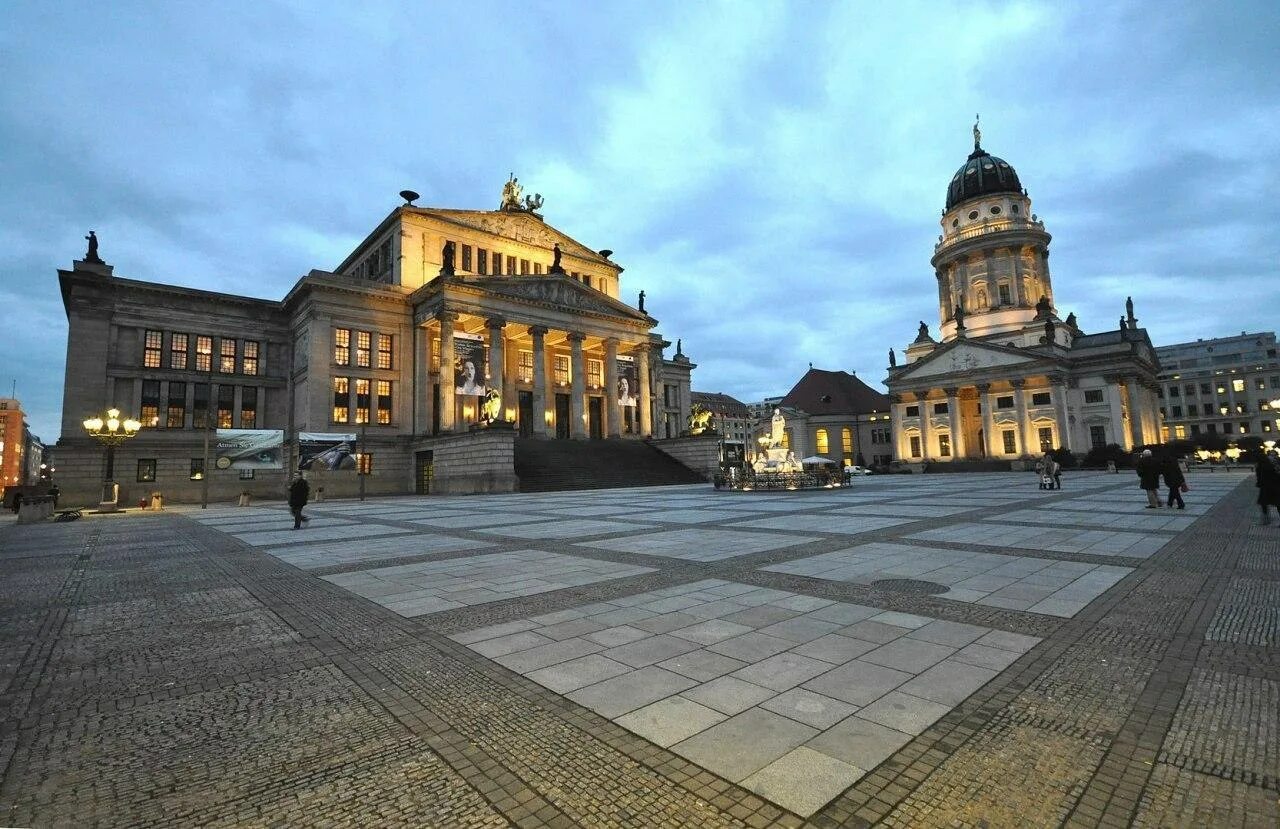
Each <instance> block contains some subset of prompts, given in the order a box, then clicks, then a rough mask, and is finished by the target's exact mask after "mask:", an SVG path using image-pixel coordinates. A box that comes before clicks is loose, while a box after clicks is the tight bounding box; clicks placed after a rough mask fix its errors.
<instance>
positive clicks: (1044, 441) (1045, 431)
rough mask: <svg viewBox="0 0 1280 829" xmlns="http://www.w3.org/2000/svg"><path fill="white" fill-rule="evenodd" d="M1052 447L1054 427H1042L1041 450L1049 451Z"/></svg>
mask: <svg viewBox="0 0 1280 829" xmlns="http://www.w3.org/2000/svg"><path fill="white" fill-rule="evenodd" d="M1052 448H1053V429H1052V428H1051V427H1048V426H1046V427H1044V428H1042V429H1040V451H1041V452H1048V451H1049V450H1050V449H1052Z"/></svg>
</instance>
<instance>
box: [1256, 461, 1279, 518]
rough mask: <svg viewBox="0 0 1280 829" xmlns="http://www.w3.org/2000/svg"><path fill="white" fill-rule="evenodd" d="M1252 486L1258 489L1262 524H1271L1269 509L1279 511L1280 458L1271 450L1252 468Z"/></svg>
mask: <svg viewBox="0 0 1280 829" xmlns="http://www.w3.org/2000/svg"><path fill="white" fill-rule="evenodd" d="M1254 475H1255V480H1254V486H1256V487H1257V488H1258V507H1259V508H1260V509H1261V510H1262V523H1263V525H1264V526H1265V525H1267V524H1270V523H1271V508H1272V507H1275V508H1276V509H1277V510H1278V511H1280V456H1278V455H1276V450H1274V449H1272V450H1271V451H1270V452H1267V453H1266V454H1265V455H1263V456H1262V457H1261V458H1259V459H1258V465H1257V466H1256V467H1254Z"/></svg>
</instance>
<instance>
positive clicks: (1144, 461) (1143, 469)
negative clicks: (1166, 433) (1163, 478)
mask: <svg viewBox="0 0 1280 829" xmlns="http://www.w3.org/2000/svg"><path fill="white" fill-rule="evenodd" d="M1138 486H1140V487H1142V489H1143V490H1145V491H1146V493H1147V509H1160V496H1159V495H1158V494H1157V493H1159V491H1160V461H1159V460H1158V459H1157V458H1156V457H1155V456H1154V455H1152V454H1151V450H1150V449H1143V450H1142V454H1141V455H1140V456H1138Z"/></svg>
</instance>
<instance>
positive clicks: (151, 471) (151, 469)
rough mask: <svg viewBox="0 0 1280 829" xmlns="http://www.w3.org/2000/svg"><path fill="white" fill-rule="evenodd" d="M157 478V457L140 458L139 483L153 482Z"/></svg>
mask: <svg viewBox="0 0 1280 829" xmlns="http://www.w3.org/2000/svg"><path fill="white" fill-rule="evenodd" d="M155 479H156V459H155V458H139V459H138V483H140V484H144V483H151V482H152V481H154V480H155Z"/></svg>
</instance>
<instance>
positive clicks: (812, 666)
mask: <svg viewBox="0 0 1280 829" xmlns="http://www.w3.org/2000/svg"><path fill="white" fill-rule="evenodd" d="M453 638H454V639H455V640H456V641H458V642H460V643H462V644H465V645H467V646H468V647H470V648H471V649H472V650H474V651H475V652H476V653H479V654H481V655H483V656H486V657H488V658H490V659H493V660H494V661H496V662H498V663H500V664H502V665H504V666H506V667H507V668H510V669H511V670H513V671H516V672H517V673H520V674H523V675H524V676H526V677H528V678H529V679H531V680H533V681H534V682H537V683H538V684H540V685H543V686H544V687H546V688H548V689H550V690H552V691H555V692H557V693H560V694H564V695H566V696H567V697H568V698H569V699H572V700H574V701H575V702H578V703H580V704H582V705H584V706H586V707H587V708H590V709H591V710H593V711H595V712H597V713H599V714H600V715H602V716H604V717H607V718H609V719H611V720H613V721H614V722H616V723H617V724H619V725H621V726H623V727H624V728H627V729H628V730H630V731H633V732H634V733H636V734H639V735H641V736H643V737H645V738H647V739H649V740H651V741H653V742H654V743H657V744H658V745H661V746H664V747H668V748H670V749H671V750H672V751H674V752H676V753H677V754H680V755H682V756H684V757H686V758H688V759H689V760H692V761H693V762H695V763H697V764H698V765H700V766H703V767H704V768H706V769H709V770H710V771H713V772H715V773H716V774H719V775H722V776H724V777H726V778H728V779H730V780H733V781H734V782H737V783H740V784H741V785H742V786H744V787H745V788H747V789H750V790H752V791H754V792H757V793H758V794H760V795H761V796H763V797H766V798H768V799H770V800H773V801H774V802H776V803H778V804H779V805H781V806H784V807H786V808H788V809H791V810H793V811H795V812H797V813H799V814H801V815H806V816H807V815H810V814H813V813H814V812H815V811H817V810H818V809H819V808H821V807H822V806H823V805H825V804H826V803H827V802H828V801H829V800H830V799H831V798H833V797H835V796H836V795H837V794H839V793H840V792H841V791H843V790H844V789H846V788H848V787H849V786H850V785H852V784H853V783H854V782H856V781H857V780H858V779H860V778H861V777H862V776H863V775H865V774H866V773H867V771H868V770H870V769H872V768H874V767H875V766H876V765H878V764H879V763H880V762H881V761H882V760H884V759H885V758H886V757H888V756H889V755H891V754H893V753H894V752H895V751H897V750H898V749H899V748H901V747H902V746H903V745H905V744H906V743H907V742H908V741H909V740H910V739H911V738H912V736H914V735H916V734H919V733H920V732H921V731H923V730H924V729H925V728H927V727H928V726H929V725H930V724H932V723H933V722H934V721H936V720H937V719H938V718H939V717H941V716H942V715H943V714H945V713H946V712H948V711H949V710H951V708H953V707H954V706H955V705H957V704H958V703H959V702H960V701H961V700H963V699H964V698H965V697H967V696H968V695H969V694H971V693H972V692H973V691H975V690H977V689H978V688H980V687H981V686H982V685H984V684H985V683H986V682H987V681H988V680H990V679H991V678H992V677H994V676H996V675H997V674H998V673H999V672H1000V671H1002V670H1003V669H1004V668H1006V667H1008V666H1009V665H1010V664H1012V663H1013V662H1014V661H1015V660H1017V659H1018V657H1019V656H1020V655H1022V654H1023V653H1025V652H1026V651H1027V650H1029V649H1030V648H1031V647H1033V646H1034V645H1035V644H1036V643H1037V642H1038V641H1039V640H1038V639H1036V638H1035V637H1030V636H1022V635H1019V634H1011V633H1003V632H999V631H994V630H991V629H989V628H984V627H980V626H976V625H966V624H959V623H954V622H945V621H939V620H935V619H930V618H928V617H925V616H917V615H912V614H905V613H894V612H887V611H881V610H879V609H877V608H873V607H866V606H862V605H856V604H847V603H840V602H832V601H828V600H825V599H818V598H814V597H810V596H802V595H798V594H795V593H789V592H786V591H782V590H773V589H769V588H760V587H754V586H752V585H747V584H739V583H735V582H730V581H725V580H720V579H706V580H702V581H697V582H693V583H690V584H684V585H680V586H677V587H671V588H665V589H662V590H655V591H652V592H648V593H643V594H640V595H634V596H628V597H626V598H625V600H622V601H607V602H598V603H594V604H589V605H585V606H582V607H577V608H573V609H570V610H562V611H558V612H554V613H549V614H545V615H542V616H534V617H531V618H527V619H520V620H518V621H515V622H508V623H504V624H501V625H496V626H492V627H487V628H481V629H478V630H473V631H467V632H465V633H460V634H455V635H454V636H453Z"/></svg>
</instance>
